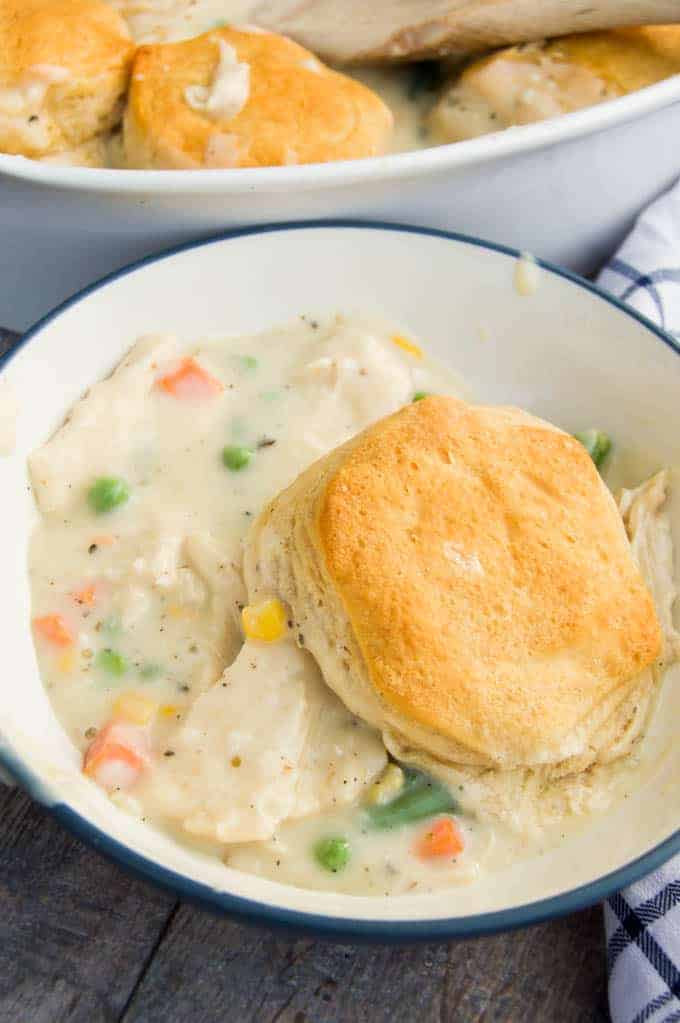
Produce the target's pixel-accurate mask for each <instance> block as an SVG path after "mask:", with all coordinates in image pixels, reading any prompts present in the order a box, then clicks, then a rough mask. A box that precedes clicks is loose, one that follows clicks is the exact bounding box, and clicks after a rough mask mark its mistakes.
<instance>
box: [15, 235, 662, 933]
mask: <svg viewBox="0 0 680 1023" xmlns="http://www.w3.org/2000/svg"><path fill="white" fill-rule="evenodd" d="M329 228H331V229H342V230H344V229H351V230H357V229H361V230H369V231H392V232H397V233H402V234H419V235H425V236H428V237H432V238H442V239H447V240H449V241H454V242H457V243H459V244H464V245H469V246H471V247H474V248H481V249H487V250H490V251H492V252H498V253H500V254H501V255H505V256H508V257H510V258H512V259H518V258H519V257H520V256H521V255H522V253H520V251H519V250H518V249H514V248H511V247H510V246H507V245H501V244H498V243H496V242H488V241H484V240H483V239H481V238H476V237H474V236H471V235H465V234H459V233H457V232H454V231H444V230H441V229H439V228H433V227H419V226H416V225H413V224H400V223H396V222H394V223H390V222H384V221H379V220H356V219H351V218H348V219H344V218H340V219H328V220H309V221H303V220H295V221H286V222H283V223H279V224H261V225H257V226H254V227H244V228H235V229H231V230H228V231H223V232H220V233H219V234H216V235H213V236H211V237H209V238H205V239H202V240H200V241H193V242H186V243H184V244H181V245H176V246H173V247H171V248H168V249H165V250H163V251H161V252H159V253H156V254H154V255H151V256H146V257H145V258H143V259H140V260H137V261H136V262H134V263H130V264H128V265H127V266H124V267H121V268H120V269H118V270H114V271H113V272H112V273H110V274H107V275H106V276H104V277H101V278H100V279H99V280H97V281H95V282H94V283H93V284H90V285H88V286H87V287H86V288H83V289H82V290H81V291H78V292H76V294H74V295H72V296H71V297H70V298H68V299H66V301H64V302H62V303H60V305H58V306H56V307H55V308H54V309H53V310H52V311H51V312H49V313H47V314H46V315H45V316H43V317H42V318H41V319H40V320H38V322H37V323H36V324H34V326H33V327H31V328H30V329H29V330H28V331H26V333H25V334H24V335H23V336H22V337H21V339H20V340H19V341H18V342H17V343H16V344H15V345H14V346H13V347H12V349H10V351H9V352H7V353H6V354H5V355H4V356H2V357H0V372H1V371H2V370H3V369H4V368H5V366H6V365H7V364H8V363H9V362H10V361H11V359H12V358H13V357H14V356H15V355H16V354H17V352H18V351H19V350H20V349H21V348H23V347H24V345H27V344H28V343H29V342H30V341H31V340H32V339H33V338H34V337H35V336H36V335H37V334H39V333H40V331H42V330H43V328H44V327H46V326H47V325H48V324H49V323H51V322H52V320H54V319H56V318H57V317H58V316H59V315H61V313H63V312H64V311H65V310H66V309H69V308H70V307H71V306H72V305H75V304H76V303H78V302H80V301H81V300H82V299H83V298H85V297H86V296H87V295H89V294H91V293H92V292H94V291H98V290H100V289H101V288H103V287H105V286H106V285H107V284H109V283H111V282H112V281H115V280H118V278H120V277H125V276H127V275H128V274H130V273H133V272H134V271H136V270H139V269H140V268H142V267H145V266H148V265H149V264H151V263H157V262H160V261H161V260H164V259H169V258H171V257H172V256H175V255H177V254H178V253H180V252H187V251H190V250H192V249H198V248H203V247H205V246H208V245H213V244H216V243H220V242H224V241H228V240H231V239H237V238H243V237H246V236H248V235H258V234H269V233H273V232H283V231H300V230H305V231H306V230H310V229H311V230H314V229H329ZM536 262H537V263H538V264H539V266H541V267H542V268H543V269H545V270H547V271H548V272H549V273H552V274H555V275H556V276H558V277H562V278H564V279H565V280H568V281H570V282H571V283H572V284H574V285H576V286H577V287H579V288H582V289H583V290H585V291H589V292H591V293H592V294H593V295H596V296H597V297H598V298H600V299H602V300H603V301H605V302H607V303H609V305H612V306H615V307H616V308H617V309H618V310H620V312H622V313H624V314H625V315H626V316H628V317H630V318H631V319H634V320H637V322H638V323H640V324H641V326H643V327H645V328H646V329H647V330H648V331H649V332H651V333H652V334H653V335H654V336H655V337H656V338H657V339H658V340H660V341H662V342H663V343H664V344H665V345H667V346H668V347H669V348H671V349H672V350H673V351H674V352H675V353H676V354H677V355H680V347H679V346H678V344H677V343H676V342H675V340H674V339H673V338H672V337H671V335H670V334H668V333H666V332H665V331H664V330H663V329H662V328H661V327H658V326H657V325H656V324H655V323H653V322H652V321H651V320H649V319H647V317H646V316H643V315H642V314H641V313H638V312H637V310H635V309H631V308H630V307H629V306H627V305H625V304H624V303H623V302H621V301H620V300H619V299H618V298H616V297H615V296H614V295H611V294H609V293H607V292H606V291H603V290H602V289H601V288H599V287H597V285H595V284H593V283H592V282H590V281H587V280H585V279H584V278H583V277H579V276H578V274H575V273H572V272H571V271H570V270H566V269H564V268H563V267H560V266H557V265H555V264H554V263H550V262H549V261H547V260H542V259H538V258H537V259H536ZM0 767H2V768H4V769H5V770H6V771H7V772H8V773H9V774H10V775H11V776H12V777H13V778H14V779H15V780H16V781H17V782H18V783H19V784H20V785H21V786H22V787H23V788H24V789H26V791H28V793H29V794H30V795H31V796H32V797H33V798H34V799H35V800H36V802H38V803H40V804H41V805H42V806H44V807H45V808H46V809H47V810H48V812H50V813H51V814H52V815H53V816H54V817H55V818H56V819H57V820H58V821H59V822H60V823H61V824H63V825H64V826H65V827H66V828H67V829H68V830H69V831H70V832H72V834H74V835H75V836H76V837H77V838H80V839H82V841H84V842H85V843H86V844H87V845H90V846H92V847H93V848H95V849H96V850H97V851H98V852H101V853H102V854H103V855H105V856H106V857H108V858H109V859H111V860H113V861H114V862H116V863H118V864H119V865H120V866H122V867H123V868H125V869H127V870H129V871H131V872H132V873H134V874H137V875H140V876H141V877H143V878H145V879H146V880H149V881H151V882H153V883H154V884H156V885H159V886H160V887H162V888H165V889H166V890H169V891H170V892H173V893H174V894H176V895H178V896H179V897H180V898H183V899H186V900H187V901H189V902H192V903H195V904H197V905H199V906H201V907H203V908H204V909H208V910H211V911H213V912H216V911H217V912H220V913H225V914H227V915H229V916H232V917H235V918H238V919H240V920H242V921H244V922H248V923H251V924H260V925H266V926H269V927H276V928H283V929H286V930H290V931H293V932H295V933H312V934H316V935H318V936H323V937H325V938H328V939H331V940H335V941H363V942H383V943H388V942H389V943H394V942H397V943H401V942H415V941H430V942H432V941H445V940H451V939H454V938H473V937H480V936H482V935H487V934H494V933H497V932H499V931H510V930H516V929H517V928H520V927H528V926H530V925H532V924H538V923H542V922H544V921H546V920H551V919H553V918H555V917H559V916H563V915H565V914H566V913H573V912H576V911H577V910H580V909H585V908H586V907H588V906H591V905H593V904H594V903H596V902H599V901H601V900H602V899H605V898H607V897H608V896H609V895H611V894H612V892H615V891H617V890H619V889H620V888H625V887H626V886H627V885H629V884H632V883H633V882H635V881H637V880H638V879H639V878H640V877H643V876H644V875H645V874H648V873H651V872H652V871H653V870H656V868H657V867H659V866H661V864H663V863H665V862H666V861H667V860H669V859H670V858H671V857H672V856H673V855H675V854H676V853H678V852H680V827H679V828H678V830H676V831H675V832H673V834H672V835H670V836H669V837H668V838H666V839H664V840H663V841H662V842H660V843H659V844H658V845H656V846H655V847H654V848H652V849H650V850H648V851H647V852H646V853H643V854H642V856H639V857H637V858H636V859H635V860H632V861H631V862H630V863H627V864H626V865H625V866H623V867H619V868H618V869H617V870H614V871H611V872H610V873H608V874H605V875H603V876H602V877H599V878H597V879H596V880H594V881H590V882H588V883H587V884H584V885H580V886H579V887H577V888H572V889H570V890H569V891H567V892H562V893H560V894H558V895H552V896H550V897H548V898H545V899H539V900H537V901H535V902H528V903H525V904H523V905H520V906H515V907H510V908H508V909H501V910H495V911H493V912H485V913H475V914H470V915H468V916H460V917H455V916H453V917H444V918H441V919H435V920H408V919H395V920H379V919H377V920H375V919H360V918H355V917H351V916H326V915H324V914H317V913H307V912H303V911H300V910H293V909H286V908H283V907H279V906H276V905H272V904H269V903H265V902H260V901H258V900H255V899H249V898H245V897H243V896H240V895H233V894H231V893H229V892H223V891H218V890H216V889H215V888H212V887H210V885H206V884H202V883H201V882H199V881H194V880H192V879H190V878H188V877H186V876H185V875H183V874H179V873H177V872H176V871H174V870H171V869H170V868H167V867H163V866H161V865H160V864H158V863H157V862H155V861H154V860H151V859H149V858H148V857H146V856H143V855H141V854H140V853H137V852H135V851H134V850H133V849H131V848H129V847H128V846H126V845H125V844H123V843H122V842H119V841H118V840H117V839H115V838H112V837H111V836H110V835H108V834H107V833H106V832H104V831H102V830H101V829H100V828H98V827H96V826H95V825H94V824H91V823H90V822H89V821H88V820H87V819H86V818H85V817H82V816H81V815H80V814H79V813H76V811H75V810H73V809H71V807H69V806H68V805H66V804H65V803H59V802H54V801H53V800H52V798H51V797H50V796H49V795H48V794H47V791H46V790H45V788H44V785H43V782H42V781H41V780H40V778H39V777H38V776H37V775H36V774H34V773H33V771H31V769H30V768H29V767H27V766H26V765H25V764H24V763H23V762H22V761H21V760H20V759H19V757H18V756H16V755H15V754H14V753H13V752H12V751H10V750H9V749H6V748H2V746H0Z"/></svg>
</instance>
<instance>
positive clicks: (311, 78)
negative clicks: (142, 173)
mask: <svg viewBox="0 0 680 1023" xmlns="http://www.w3.org/2000/svg"><path fill="white" fill-rule="evenodd" d="M391 130H392V114H391V112H390V110H389V109H388V107H386V106H385V104H384V103H383V102H382V100H381V99H379V97H378V96H376V95H375V93H373V92H372V91H371V90H370V89H368V88H367V87H366V86H365V85H362V84H361V83H360V82H357V81H355V80H354V79H352V78H349V77H347V76H346V75H342V74H339V73H338V72H336V71H332V70H331V69H330V68H327V67H326V66H325V65H324V64H322V63H321V62H320V61H319V60H317V58H316V57H315V56H314V55H313V54H312V53H310V52H309V51H308V50H305V49H303V47H301V46H298V45H297V43H294V42H292V41H291V40H290V39H287V38H285V37H283V36H278V35H274V34H272V33H270V32H264V31H262V30H260V29H254V28H250V27H244V28H240V29H236V28H222V29H215V30H214V31H212V32H208V33H206V34H204V35H201V36H198V37H196V38H194V39H189V40H186V41H184V42H179V43H166V44H161V45H151V46H142V47H140V49H139V51H138V53H137V57H136V59H135V64H134V68H133V74H132V83H131V88H130V94H129V98H128V104H127V109H126V113H125V121H124V143H125V154H126V160H127V163H128V164H129V165H130V166H134V167H147V168H150V167H157V168H164V167H165V168H173V167H174V168H187V169H191V168H205V167H269V166H280V165H282V164H293V163H317V162H324V161H327V160H342V159H353V158H355V157H364V156H375V155H377V154H379V153H382V152H383V151H384V150H385V148H386V146H387V143H388V140H389V137H390V134H391Z"/></svg>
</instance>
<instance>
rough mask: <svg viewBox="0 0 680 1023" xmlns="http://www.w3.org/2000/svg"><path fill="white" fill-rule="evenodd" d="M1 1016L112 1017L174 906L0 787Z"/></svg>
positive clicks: (54, 1021)
mask: <svg viewBox="0 0 680 1023" xmlns="http://www.w3.org/2000/svg"><path fill="white" fill-rule="evenodd" d="M0 821H1V822H2V823H1V824H0V1020H2V1023H10V1021H11V1023H14V1021H17V1023H62V1021H68V1023H98V1021H100V1020H101V1021H109V1020H117V1019H119V1018H120V1016H121V1015H122V1013H123V1011H124V1009H125V1006H126V1003H127V1001H128V998H129V996H130V992H131V991H132V989H133V988H134V985H135V983H136V981H137V979H138V977H139V975H140V973H141V972H142V970H143V969H144V966H145V963H146V960H147V957H148V956H149V954H150V953H151V951H152V950H153V948H154V946H155V944H156V942H157V940H158V937H159V935H160V933H161V931H162V929H163V927H164V925H165V922H166V920H167V919H168V916H169V914H170V912H171V910H172V907H173V900H172V898H170V897H169V896H167V895H163V894H161V893H160V892H159V891H157V890H155V889H153V888H151V887H148V886H146V885H145V884H143V883H142V882H140V881H136V880H133V879H132V878H130V877H128V876H127V875H126V874H124V873H122V871H120V870H119V869H118V868H117V867H115V866H114V865H113V864H111V863H109V862H107V861H106V860H104V859H103V858H102V857H100V856H97V855H95V854H94V853H93V852H91V851H90V850H89V849H86V848H85V847H84V846H83V845H82V844H81V843H80V842H78V841H76V839H74V838H72V837H71V836H70V835H69V834H68V833H67V832H65V831H64V830H63V829H62V828H61V827H60V826H59V825H58V824H57V823H56V822H55V821H53V820H52V819H51V818H50V817H49V816H48V815H47V814H46V813H45V812H44V811H43V810H41V809H39V808H38V807H36V806H35V805H33V804H32V803H31V802H30V800H29V799H28V798H27V797H26V796H25V795H23V794H22V793H21V792H20V791H19V790H17V789H8V788H6V787H4V786H2V787H0Z"/></svg>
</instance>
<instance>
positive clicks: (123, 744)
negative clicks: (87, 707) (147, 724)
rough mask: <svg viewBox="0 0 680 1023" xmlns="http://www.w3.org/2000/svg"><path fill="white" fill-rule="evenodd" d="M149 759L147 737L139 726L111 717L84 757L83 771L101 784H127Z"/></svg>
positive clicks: (116, 786)
mask: <svg viewBox="0 0 680 1023" xmlns="http://www.w3.org/2000/svg"><path fill="white" fill-rule="evenodd" d="M147 763H148V737H147V734H146V733H145V732H144V731H142V729H140V728H134V727H132V726H129V725H123V724H121V723H120V722H117V721H110V722H109V723H108V724H107V725H105V726H104V728H102V729H101V731H100V732H99V733H98V734H97V735H96V737H95V738H94V739H93V740H92V743H91V744H90V746H89V747H88V749H87V750H86V752H85V755H84V757H83V772H84V773H85V774H87V775H88V776H89V777H90V778H93V779H94V780H95V781H96V782H97V783H98V784H99V785H101V786H102V788H105V789H113V788H117V789H118V788H120V789H125V788H129V787H130V786H131V785H134V783H135V782H136V781H137V779H138V777H139V775H140V774H141V773H142V771H143V770H144V768H145V767H146V765H147Z"/></svg>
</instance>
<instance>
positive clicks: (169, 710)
mask: <svg viewBox="0 0 680 1023" xmlns="http://www.w3.org/2000/svg"><path fill="white" fill-rule="evenodd" d="M161 714H162V716H163V717H164V718H174V717H175V716H176V715H177V714H179V707H176V706H175V704H174V703H164V704H163V706H162V707H161Z"/></svg>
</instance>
